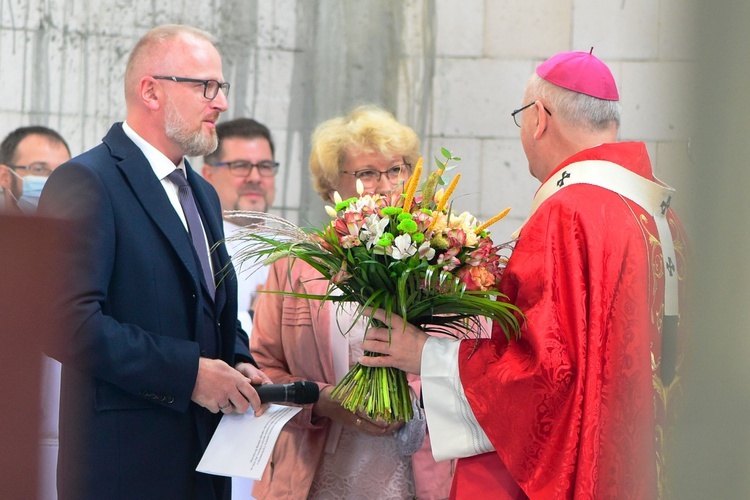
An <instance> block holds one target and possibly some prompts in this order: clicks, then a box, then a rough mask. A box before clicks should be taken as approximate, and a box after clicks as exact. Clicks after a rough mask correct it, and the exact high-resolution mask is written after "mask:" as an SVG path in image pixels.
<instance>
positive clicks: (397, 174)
mask: <svg viewBox="0 0 750 500" xmlns="http://www.w3.org/2000/svg"><path fill="white" fill-rule="evenodd" d="M410 169H411V165H410V164H408V163H403V164H401V165H394V166H392V167H391V168H389V169H388V170H386V171H385V172H381V171H380V170H372V169H369V168H365V169H362V170H357V171H355V172H345V171H343V170H342V171H341V173H342V174H347V175H353V176H354V177H355V178H356V179H359V180H360V181H362V184H364V185H365V186H374V185H375V184H377V183H378V182H380V177H381V176H383V175H385V176H386V177H387V178H388V180H389V181H391V182H393V183H395V182H398V181H400V180H401V174H402V173H403V172H406V173H408V172H409V170H410Z"/></svg>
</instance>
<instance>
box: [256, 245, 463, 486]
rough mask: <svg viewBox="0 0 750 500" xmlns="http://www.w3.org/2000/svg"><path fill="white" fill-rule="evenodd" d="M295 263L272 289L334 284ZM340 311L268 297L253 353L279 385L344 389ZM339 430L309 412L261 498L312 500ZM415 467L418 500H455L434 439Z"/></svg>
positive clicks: (280, 269)
mask: <svg viewBox="0 0 750 500" xmlns="http://www.w3.org/2000/svg"><path fill="white" fill-rule="evenodd" d="M288 264H289V261H288V260H286V259H283V260H280V261H277V262H275V263H274V264H273V265H272V266H271V267H270V269H269V273H268V281H267V282H266V286H265V289H266V290H286V291H290V290H293V291H295V292H303V293H310V294H323V293H325V290H326V288H327V286H328V282H327V281H326V280H324V279H322V278H321V277H320V274H319V273H318V272H317V271H316V270H315V269H313V268H312V267H310V266H309V265H307V264H306V263H304V262H302V261H297V262H295V263H294V265H293V266H292V268H291V269H289V265H288ZM332 307H335V305H334V304H332V303H331V302H324V303H323V304H322V305H321V302H319V301H311V300H307V299H301V298H296V297H290V296H284V295H280V294H270V293H262V294H260V298H259V300H258V304H257V307H256V310H255V321H254V325H253V332H252V335H251V337H250V339H251V340H250V344H251V351H252V353H253V357H254V358H255V360H256V361H257V362H258V364H259V365H260V368H261V369H262V370H263V371H264V372H265V373H266V374H267V375H268V376H269V377H270V378H271V380H272V381H273V382H274V383H288V382H293V381H296V380H303V379H304V380H312V381H314V382H317V383H318V384H319V385H320V388H321V389H322V388H323V387H326V386H327V385H333V384H335V383H336V379H335V375H334V369H333V357H332V353H331V342H330V336H329V327H330V318H331V308H332ZM415 379H416V380H414V382H418V378H417V377H415ZM412 385H414V384H412ZM332 427H333V425H332V422H331V421H330V420H329V419H327V418H319V417H313V415H312V405H305V407H304V408H303V410H302V411H301V412H300V413H299V414H297V415H296V416H295V417H294V418H293V419H292V420H291V421H290V422H289V423H287V425H286V426H284V429H283V430H282V432H281V435H280V436H279V439H278V441H277V442H276V446H275V448H274V450H273V453H272V455H271V459H270V461H269V464H268V466H267V467H266V470H265V472H264V473H263V477H262V479H261V480H260V481H259V482H256V483H255V488H254V489H253V496H255V497H256V498H258V499H264V498H273V499H296V498H306V497H307V493H308V491H309V490H310V486H311V485H312V481H313V478H314V476H315V472H316V471H317V469H318V465H319V463H320V459H321V457H322V456H323V453H324V450H325V446H326V440H327V437H328V433H329V431H330V430H331V428H332ZM412 468H413V471H414V482H415V487H416V491H417V497H418V498H420V499H441V498H448V494H449V492H450V483H451V479H452V473H453V466H452V463H451V462H449V461H445V462H440V463H436V462H435V460H434V459H433V458H432V451H431V448H430V443H429V435H428V436H427V438H426V439H425V444H424V445H423V446H422V448H421V449H420V450H419V451H418V452H417V453H415V454H414V455H413V456H412Z"/></svg>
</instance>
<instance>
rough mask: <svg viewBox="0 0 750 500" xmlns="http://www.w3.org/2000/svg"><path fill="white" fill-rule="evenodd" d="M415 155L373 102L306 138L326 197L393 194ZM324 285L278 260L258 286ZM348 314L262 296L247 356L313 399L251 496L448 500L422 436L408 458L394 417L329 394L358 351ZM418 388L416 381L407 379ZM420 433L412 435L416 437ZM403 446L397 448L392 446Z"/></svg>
mask: <svg viewBox="0 0 750 500" xmlns="http://www.w3.org/2000/svg"><path fill="white" fill-rule="evenodd" d="M418 156H419V138H418V137H417V135H416V134H415V133H414V131H413V130H412V129H411V128H409V127H407V126H405V125H402V124H401V123H399V122H398V121H397V120H396V119H395V118H394V117H393V115H391V114H390V113H389V112H387V111H385V110H383V109H381V108H379V107H376V106H372V105H368V106H361V107H358V108H356V109H354V110H353V111H352V112H351V113H349V114H348V115H347V116H340V117H336V118H332V119H330V120H327V121H325V122H323V123H322V124H320V125H319V126H318V127H317V128H316V130H315V132H314V133H313V136H312V151H311V154H310V171H311V173H312V175H313V181H314V185H315V189H316V190H317V192H318V193H319V194H320V196H321V197H322V198H323V199H324V200H326V201H329V202H330V201H332V199H333V193H334V192H336V191H338V192H339V194H340V195H341V196H342V197H343V198H348V197H352V196H357V191H356V181H357V180H360V181H362V184H363V185H364V187H365V191H366V192H370V193H380V194H393V195H398V194H400V191H401V187H402V185H403V182H404V181H405V180H406V179H407V178H408V177H409V175H410V173H411V169H412V165H414V163H415V162H416V161H417V159H418ZM327 287H328V282H327V281H325V280H323V279H321V277H320V275H319V274H318V273H317V271H315V270H314V269H313V268H312V267H310V266H309V265H307V264H305V263H303V262H301V261H296V262H294V263H293V264H292V265H291V268H290V265H289V262H288V261H286V260H282V261H278V262H276V263H275V264H273V266H272V267H271V269H270V270H269V276H268V281H267V282H266V287H265V289H266V290H284V291H294V292H298V293H308V294H324V293H325V291H326V289H327ZM352 313H353V310H352V309H350V310H342V309H340V308H338V307H337V306H335V305H333V304H332V303H331V302H324V303H322V304H321V302H319V301H313V300H307V299H302V298H298V297H292V296H285V295H279V294H262V297H261V298H260V299H259V302H258V306H257V309H256V313H255V324H254V328H253V333H252V336H251V339H252V340H251V348H252V352H253V356H254V357H255V359H256V361H257V362H258V363H259V364H260V367H261V368H262V369H263V371H264V372H265V373H266V374H267V375H268V376H269V377H270V378H271V380H273V381H274V383H288V382H291V381H295V380H301V379H304V380H312V381H314V382H317V383H318V385H319V386H320V399H319V401H318V402H317V403H315V404H314V405H307V406H306V407H305V408H304V409H303V411H302V412H300V413H299V414H298V415H297V416H296V417H295V418H294V419H292V421H290V422H289V423H288V424H287V425H286V426H285V427H284V429H283V431H282V433H281V436H280V437H279V440H278V441H277V443H276V446H275V448H274V451H273V455H272V456H271V460H270V463H269V465H268V467H267V468H266V470H265V473H264V474H263V478H262V479H261V481H259V482H258V483H256V486H255V489H254V490H253V495H254V496H255V497H256V498H259V499H266V498H274V499H277V498H300V499H302V498H321V499H322V498H336V499H339V498H373V499H375V498H378V499H379V498H404V499H406V498H415V497H418V498H420V499H422V498H426V499H439V498H447V497H448V494H449V490H450V481H451V464H450V463H449V462H443V463H440V464H437V463H435V461H434V460H433V458H432V454H431V451H430V448H429V437H426V438H425V440H424V444H423V445H422V447H421V448H420V449H419V450H418V451H417V452H416V453H414V454H413V455H405V454H402V453H401V452H400V450H399V444H398V439H397V437H396V435H395V433H396V432H397V431H399V429H401V427H402V426H403V422H395V423H392V424H386V423H385V422H383V421H378V420H371V419H369V418H367V416H366V415H365V414H364V413H360V412H357V413H352V412H350V411H349V410H346V409H344V408H343V407H342V406H341V402H340V401H339V400H337V399H334V398H332V397H331V391H332V390H333V386H334V385H335V384H336V382H338V381H339V380H341V378H342V377H343V376H344V374H345V373H346V372H347V371H348V370H349V368H350V367H351V366H352V365H353V364H354V363H355V362H356V360H357V358H358V357H359V356H360V355H361V353H362V350H361V341H362V337H363V335H364V329H363V325H362V324H361V323H360V324H357V323H355V325H354V327H353V328H352V329H351V331H349V333H348V334H347V335H346V336H344V335H343V334H342V331H344V332H346V331H347V330H348V329H349V326H350V325H351V324H352V323H353V317H352ZM414 382H415V384H413V385H418V381H417V380H415V381H414ZM420 437H421V436H420ZM401 451H403V449H402V450H401Z"/></svg>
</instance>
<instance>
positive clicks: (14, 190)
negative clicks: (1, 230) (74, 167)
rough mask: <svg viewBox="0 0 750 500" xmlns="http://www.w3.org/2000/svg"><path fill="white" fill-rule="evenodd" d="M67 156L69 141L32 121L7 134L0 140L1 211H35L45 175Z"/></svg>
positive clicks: (68, 153)
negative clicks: (0, 142) (32, 123)
mask: <svg viewBox="0 0 750 500" xmlns="http://www.w3.org/2000/svg"><path fill="white" fill-rule="evenodd" d="M69 159H70V149H69V148H68V143H67V142H65V139H63V138H62V136H61V135H60V134H58V133H57V132H55V131H54V130H52V129H50V128H47V127H43V126H40V125H33V126H30V127H20V128H17V129H16V130H14V131H13V132H11V133H10V134H8V135H7V136H6V137H5V139H3V142H2V144H0V188H1V190H2V200H1V201H0V212H5V213H20V212H23V213H29V214H32V213H34V212H35V211H36V206H37V204H38V203H39V195H40V194H41V193H42V187H44V183H45V182H47V177H49V174H51V173H52V171H53V170H55V169H56V168H57V167H58V166H60V165H61V164H63V163H65V162H66V161H68V160H69Z"/></svg>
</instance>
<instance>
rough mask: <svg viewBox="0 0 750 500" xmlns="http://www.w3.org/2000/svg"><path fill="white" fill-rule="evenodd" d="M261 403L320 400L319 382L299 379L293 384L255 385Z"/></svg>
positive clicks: (303, 403)
mask: <svg viewBox="0 0 750 500" xmlns="http://www.w3.org/2000/svg"><path fill="white" fill-rule="evenodd" d="M253 387H254V388H255V390H256V392H257V393H258V396H260V402H261V403H294V404H296V405H306V404H310V403H314V402H316V401H317V400H318V396H319V391H320V390H319V389H318V384H316V383H315V382H310V381H309V380H298V381H297V382H294V383H291V384H264V385H254V384H253Z"/></svg>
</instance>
